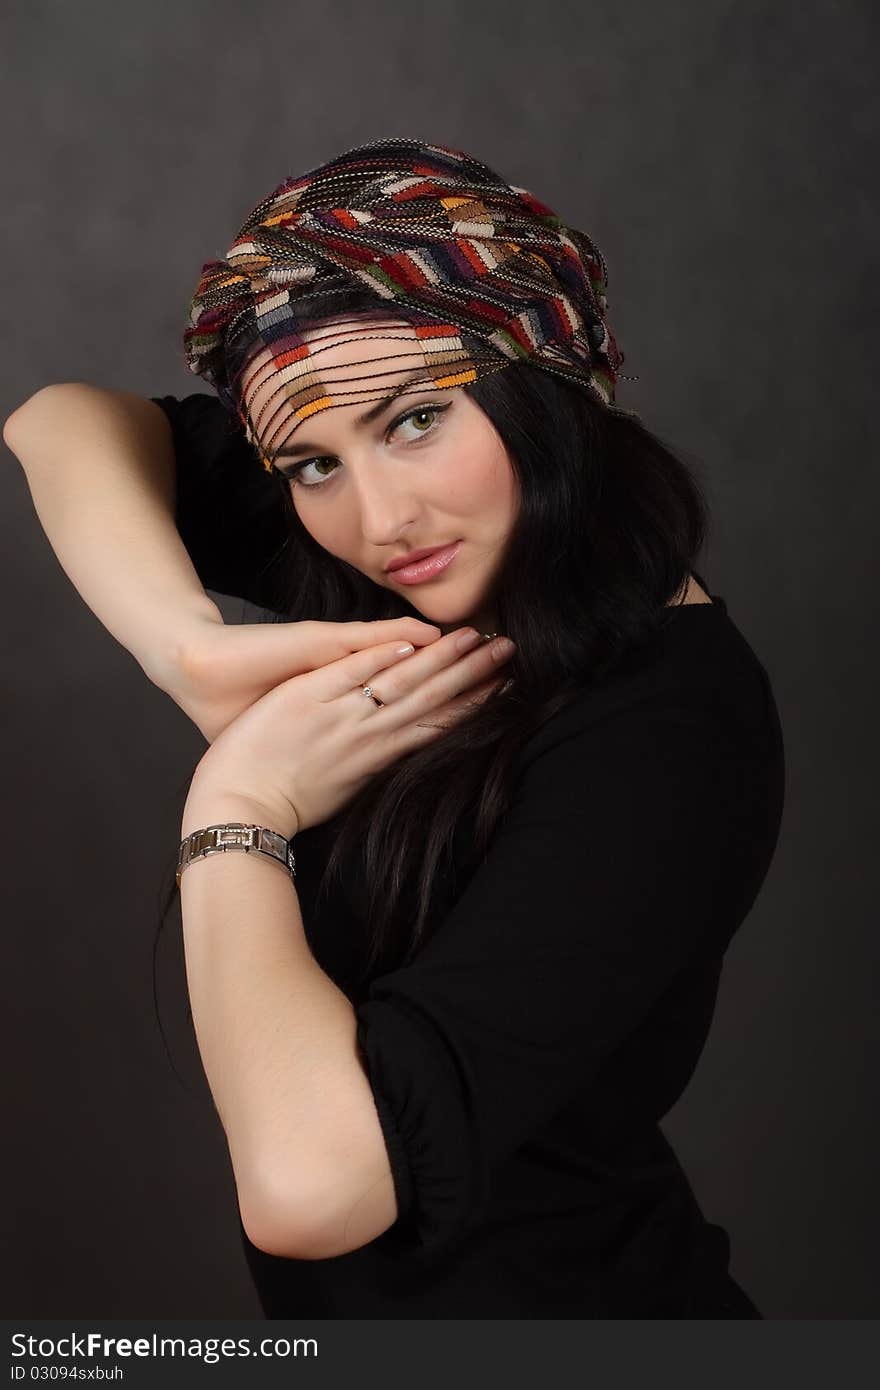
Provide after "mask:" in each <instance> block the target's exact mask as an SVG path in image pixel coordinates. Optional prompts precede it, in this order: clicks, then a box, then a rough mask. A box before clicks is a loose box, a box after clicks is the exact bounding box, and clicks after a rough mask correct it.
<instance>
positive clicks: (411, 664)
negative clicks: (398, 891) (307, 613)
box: [181, 628, 510, 838]
mask: <svg viewBox="0 0 880 1390" xmlns="http://www.w3.org/2000/svg"><path fill="white" fill-rule="evenodd" d="M465 634H470V637H469V640H470V642H471V647H470V650H468V651H465V652H462V650H461V648H460V646H459V643H460V642H461V640H462V638H463V637H464V636H465ZM399 646H400V641H399V640H398V641H395V642H382V643H380V644H379V645H378V646H371V647H368V648H367V649H365V650H362V651H356V652H353V653H350V654H348V655H346V656H343V657H341V658H340V659H339V660H336V661H331V662H330V663H329V664H328V665H326V666H323V667H321V668H320V669H319V670H315V671H310V672H308V673H307V674H305V675H299V676H294V677H293V679H291V680H287V681H284V682H283V683H282V684H280V685H278V686H276V687H275V688H274V689H273V690H270V691H269V692H268V694H266V695H264V696H263V697H262V699H260V700H257V702H256V704H253V705H251V706H250V708H249V709H246V710H245V711H244V713H243V714H241V715H239V717H238V718H237V719H236V720H235V721H234V723H232V724H230V725H229V727H228V728H226V729H225V730H224V731H223V733H222V734H220V736H219V737H218V738H217V739H215V741H214V743H213V745H212V746H211V748H209V750H208V752H207V753H206V754H205V756H204V757H203V758H202V760H201V762H200V763H199V765H198V767H197V768H196V772H195V776H194V778H193V781H192V785H191V787H190V791H189V796H188V798H187V804H186V808H185V810H184V816H183V825H182V827H181V833H182V835H184V836H185V835H187V834H189V833H190V831H191V830H193V829H197V828H200V827H201V826H202V825H206V824H208V823H209V821H206V820H205V819H204V817H205V816H206V815H207V816H209V817H214V818H215V819H216V817H217V816H227V817H228V816H231V817H232V818H233V819H240V818H241V817H246V818H247V819H248V820H251V821H256V822H258V823H259V824H262V825H266V826H268V827H269V829H271V830H276V831H278V832H279V833H280V834H282V835H285V836H287V837H288V838H289V837H290V836H291V835H293V834H295V833H296V832H297V831H298V830H305V829H307V828H308V827H309V826H312V825H318V824H320V823H321V822H322V821H325V820H328V819H329V818H330V817H331V816H332V815H334V814H335V813H336V812H337V811H338V810H340V809H341V807H343V806H344V805H346V803H347V802H348V801H350V800H351V798H352V797H353V796H354V795H355V794H356V792H358V791H359V790H360V788H361V787H362V786H363V785H364V783H365V782H367V781H368V780H369V778H370V777H372V776H373V775H374V774H375V773H377V772H379V771H380V770H381V769H382V768H384V767H386V766H387V765H388V764H389V763H394V762H396V761H397V760H398V759H399V758H401V757H402V756H403V755H404V754H406V753H409V752H411V751H412V750H413V749H415V748H419V747H421V746H422V744H425V743H429V742H431V741H433V740H434V739H436V738H439V737H440V736H441V735H442V734H443V733H444V732H445V730H446V729H447V727H449V725H450V724H451V723H452V722H454V720H455V719H456V717H459V716H460V715H462V714H464V713H466V712H467V710H469V709H470V707H471V705H472V704H473V703H475V702H477V701H479V700H481V699H485V698H486V697H487V696H488V695H489V694H491V693H492V691H493V690H494V689H496V688H497V687H498V686H500V685H501V684H502V683H503V681H504V675H503V674H502V675H499V669H498V668H499V664H501V663H503V662H505V661H506V660H507V659H508V657H509V655H510V650H508V651H504V650H503V648H502V644H501V642H500V639H495V640H494V641H492V642H484V641H483V640H482V638H481V637H480V634H479V633H476V632H474V630H473V629H472V628H463V629H461V628H460V629H459V630H458V631H456V632H450V633H447V634H446V635H445V636H444V637H440V638H439V639H438V640H437V641H435V642H431V643H429V644H428V645H426V646H424V647H423V648H422V649H421V650H415V651H413V652H412V653H410V654H408V655H401V654H398V651H397V648H399ZM367 684H368V685H370V686H371V687H372V690H373V693H374V695H375V696H376V697H377V698H378V699H379V700H381V701H382V702H383V703H382V707H381V708H380V707H379V706H377V705H376V704H374V702H373V701H372V700H371V699H369V698H368V697H366V696H365V695H364V693H363V691H362V689H361V687H362V686H363V685H367Z"/></svg>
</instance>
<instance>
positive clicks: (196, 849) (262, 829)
mask: <svg viewBox="0 0 880 1390" xmlns="http://www.w3.org/2000/svg"><path fill="white" fill-rule="evenodd" d="M230 849H232V850H243V851H244V853H245V854H250V853H252V852H253V853H256V854H264V855H266V856H267V857H268V858H270V859H275V860H277V862H278V863H279V864H281V865H283V867H284V868H285V869H288V870H289V872H290V876H291V878H294V879H295V878H296V860H295V859H294V855H293V849H292V847H291V843H290V841H289V840H286V839H285V838H284V836H283V835H280V834H279V833H278V831H277V830H269V829H268V828H267V827H266V826H265V825H246V824H245V823H244V822H242V821H224V822H223V823H222V824H220V825H207V826H205V827H203V829H201V830H193V831H192V832H191V833H190V834H189V835H187V836H185V838H184V839H182V840H181V842H180V847H179V849H178V851H177V875H176V877H177V886H178V888H179V887H180V879H181V875H182V873H183V871H184V869H185V868H187V867H188V866H189V865H190V864H192V863H194V862H195V861H196V860H197V859H205V858H207V856H208V855H209V854H225V853H226V851H227V850H230Z"/></svg>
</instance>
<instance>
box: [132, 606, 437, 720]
mask: <svg viewBox="0 0 880 1390" xmlns="http://www.w3.org/2000/svg"><path fill="white" fill-rule="evenodd" d="M439 635H440V629H439V628H438V627H435V626H434V625H433V624H432V623H424V622H421V621H420V620H419V619H418V618H387V619H380V620H378V621H375V622H352V623H332V622H311V621H307V622H299V623H241V624H238V625H235V626H233V625H232V624H230V625H228V626H227V625H226V624H224V622H223V619H222V617H220V616H219V615H218V617H217V618H216V619H214V618H213V617H210V618H207V617H206V618H199V620H198V621H197V622H196V623H194V624H191V625H190V626H189V628H188V629H187V632H186V635H185V637H184V638H183V639H182V640H181V643H180V651H179V655H178V656H177V657H176V658H175V660H174V662H173V664H172V667H171V669H170V670H169V671H165V672H163V674H162V676H161V677H160V678H154V684H156V685H158V686H159V687H160V689H162V690H164V691H165V693H166V694H167V695H170V697H171V699H172V700H173V701H174V703H175V704H176V705H178V706H179V707H180V709H182V710H183V712H184V714H185V715H187V717H188V718H189V719H191V720H192V722H193V723H194V724H195V726H196V728H197V729H198V730H199V732H200V733H201V734H202V735H203V736H204V737H205V738H206V739H207V740H208V743H213V742H214V740H215V739H216V738H217V736H218V734H221V733H222V732H223V730H224V729H225V728H226V727H227V726H228V725H229V724H231V723H232V722H233V720H234V719H236V718H237V717H238V716H239V715H240V714H241V713H242V711H243V710H246V709H248V708H249V706H251V705H253V704H254V703H255V702H256V701H257V700H259V699H260V698H261V697H262V696H263V695H265V694H266V693H267V692H268V691H270V690H273V689H274V688H275V687H276V686H277V685H280V684H281V683H282V682H283V681H287V680H289V679H290V678H291V677H292V676H299V675H302V674H304V673H305V672H307V671H314V670H316V669H317V668H318V667H321V666H326V665H327V664H328V663H329V662H332V661H336V660H338V659H339V658H340V657H343V656H346V655H347V654H349V653H352V652H358V651H362V650H364V649H365V648H366V649H369V648H372V647H375V646H376V644H377V643H385V644H386V645H387V644H388V643H390V642H397V643H398V644H399V643H401V642H412V643H413V644H414V645H415V646H416V647H422V646H425V645H426V644H427V643H430V642H435V641H436V640H437V638H438V637H439Z"/></svg>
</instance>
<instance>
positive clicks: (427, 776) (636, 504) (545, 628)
mask: <svg viewBox="0 0 880 1390" xmlns="http://www.w3.org/2000/svg"><path fill="white" fill-rule="evenodd" d="M362 307H367V306H366V305H365V303H364V300H363V297H362V296H361V295H359V294H358V293H357V292H355V293H353V294H352V295H350V296H346V297H345V299H343V300H341V301H340V302H339V303H338V304H334V306H333V309H332V312H338V311H339V309H349V308H353V309H354V310H355V311H357V309H359V308H362ZM328 312H331V310H328ZM371 312H374V310H371ZM462 389H463V390H465V391H467V393H468V394H469V395H470V397H471V398H472V399H473V400H474V401H476V403H477V405H478V406H479V407H480V408H481V409H482V410H483V411H484V412H485V414H486V415H487V416H488V417H489V419H490V420H491V422H492V424H493V425H494V426H495V429H496V430H497V431H498V433H499V435H500V436H501V438H502V440H503V441H504V443H505V445H506V446H507V448H508V450H509V453H510V457H511V461H512V466H513V469H514V472H515V475H516V478H517V480H518V484H519V495H520V507H519V513H518V516H517V519H516V521H515V523H514V526H513V529H512V532H511V535H510V537H509V541H508V545H507V549H506V553H505V557H504V560H503V563H502V566H501V569H500V571H499V573H498V575H497V577H496V581H495V585H494V588H493V592H492V594H491V596H489V599H490V601H491V605H492V611H493V613H494V615H495V617H496V623H495V626H496V627H497V630H498V631H499V632H503V633H504V634H505V635H507V636H509V637H511V638H512V639H513V641H514V642H515V643H516V651H515V652H514V655H513V657H512V659H511V660H509V661H508V662H506V663H505V665H504V667H503V668H502V669H503V671H504V672H505V674H506V675H507V676H509V677H512V683H511V684H510V685H509V686H508V687H507V688H505V689H503V690H501V691H498V692H495V693H493V694H492V695H491V696H490V697H489V698H488V699H487V700H484V701H482V702H481V703H478V704H477V705H475V707H474V708H473V710H472V711H469V712H468V713H466V714H465V715H460V716H459V717H458V718H457V720H456V722H455V723H454V724H453V725H452V727H451V728H450V729H449V730H448V731H447V732H446V733H444V734H443V735H442V736H440V737H439V738H437V739H435V740H433V741H432V742H431V743H430V744H428V745H426V746H423V747H421V748H419V749H417V750H415V751H413V752H410V753H409V754H406V755H404V756H403V757H402V758H400V759H399V760H398V761H397V762H396V763H394V764H392V765H391V766H389V767H387V768H385V769H383V771H382V772H380V773H378V774H377V775H376V776H374V777H373V778H372V779H371V780H370V782H369V783H367V784H366V786H364V787H363V788H362V789H361V791H360V792H359V793H358V794H357V795H356V796H355V797H354V799H353V800H352V801H351V802H349V803H348V805H347V806H345V807H344V808H343V809H342V811H340V812H339V813H338V814H337V815H336V816H335V817H334V818H333V820H334V822H335V824H334V838H333V845H332V849H331V851H330V854H329V858H328V860H327V862H326V865H325V867H324V871H323V876H322V879H321V884H320V890H319V891H320V892H321V893H326V892H327V891H329V887H330V884H331V882H332V880H333V879H334V877H335V876H336V875H337V874H338V873H339V869H340V867H341V865H342V863H343V860H345V859H346V858H347V857H348V855H349V854H353V853H356V854H359V855H361V856H362V864H363V872H364V876H365V878H364V881H365V883H366V884H367V886H368V891H369V900H370V901H369V915H368V920H367V923H366V931H367V936H368V962H367V966H366V971H373V970H375V969H376V967H377V966H378V965H380V964H381V965H382V966H383V967H390V966H392V965H398V964H404V963H406V962H408V961H409V960H410V959H411V958H412V956H413V955H414V954H415V952H416V951H417V950H418V949H419V948H420V947H421V946H422V945H423V943H424V941H425V940H426V939H427V936H428V935H429V934H430V924H429V917H430V907H431V899H432V891H433V885H434V883H435V880H436V876H437V871H438V868H439V866H440V865H441V862H442V861H443V860H444V858H445V859H446V860H447V861H448V858H449V849H450V844H451V840H452V836H453V833H454V831H455V828H456V826H457V825H458V823H459V822H460V820H461V818H462V816H463V815H464V814H465V812H466V811H468V810H470V811H471V812H472V813H473V815H474V818H475V819H474V826H475V832H474V833H475V841H476V844H475V848H476V850H477V853H478V854H479V855H483V854H485V852H486V850H487V849H488V847H489V845H490V843H491V840H492V836H493V833H494V831H495V829H496V827H497V825H498V822H499V820H500V818H501V817H502V816H503V815H504V813H505V810H506V809H507V807H508V805H509V802H510V796H511V792H512V786H511V777H510V775H509V774H510V771H511V764H512V762H513V759H514V757H515V754H516V753H517V751H518V750H519V749H520V748H521V747H522V745H523V743H524V742H525V741H526V740H527V739H528V738H529V737H530V735H532V734H533V733H534V732H535V731H536V730H537V729H538V728H539V727H540V726H541V725H542V724H543V723H544V722H545V721H546V720H548V719H549V718H551V717H552V716H553V715H554V714H555V713H556V712H557V711H558V710H560V709H561V708H562V707H563V706H564V705H566V704H568V703H569V702H570V701H571V700H572V699H574V698H575V696H576V695H577V694H578V692H580V691H583V690H585V689H587V688H588V687H592V686H596V685H599V684H601V683H602V682H604V681H607V680H608V679H609V677H610V676H611V675H612V674H613V673H614V671H615V670H616V669H617V667H618V666H619V665H620V663H621V662H622V661H623V660H624V658H626V657H627V656H628V654H630V653H632V652H633V651H634V650H635V649H636V648H638V647H639V646H640V645H641V644H642V643H644V642H645V641H647V640H648V639H650V638H651V636H652V635H653V634H654V633H656V632H657V630H658V628H659V627H660V626H661V625H662V624H663V622H664V618H665V617H666V616H668V614H667V613H665V609H666V605H667V604H670V603H672V602H673V601H675V600H676V599H678V597H679V595H681V596H682V598H683V595H684V592H685V590H686V586H687V581H688V577H689V572H690V571H691V569H692V568H693V567H694V562H695V560H696V558H697V556H698V554H699V552H700V550H701V549H702V547H703V545H704V543H705V541H706V539H707V536H708V531H709V526H710V512H709V506H708V502H707V499H706V495H705V493H704V491H703V488H702V485H701V483H700V482H699V481H698V476H697V469H696V467H695V466H694V464H693V463H687V462H685V461H684V459H683V458H682V457H680V456H679V455H678V454H677V453H676V452H674V451H673V449H672V448H671V447H670V446H669V445H668V444H666V443H665V442H664V441H663V440H662V439H660V438H659V437H658V436H657V435H656V434H653V433H652V432H651V431H650V430H649V429H647V428H646V427H645V426H644V424H643V423H642V422H641V420H640V419H639V418H638V417H637V416H635V415H633V414H631V413H628V412H626V411H622V410H619V409H617V408H615V407H609V406H606V405H604V404H602V403H601V402H600V401H599V400H598V399H597V398H594V397H593V396H592V395H591V394H590V392H588V391H587V390H586V389H581V388H579V387H577V386H575V385H573V384H572V383H570V382H568V381H565V380H563V379H561V378H558V377H555V376H552V375H550V374H549V373H547V372H546V371H544V370H542V369H540V368H537V367H533V366H530V365H528V364H527V363H520V362H517V363H512V364H511V365H510V366H507V367H505V368H504V369H503V370H502V371H498V372H494V373H490V374H488V375H486V376H484V377H482V378H480V379H478V380H477V381H476V382H474V383H473V384H472V385H468V386H465V387H463V388H462ZM275 476H276V477H277V479H278V486H279V488H280V490H281V494H282V497H283V499H284V504H283V505H284V507H285V511H286V514H287V516H288V518H289V533H288V536H287V541H286V544H285V547H284V552H283V554H282V556H281V567H280V573H281V574H282V576H283V579H282V583H281V588H280V591H279V604H278V607H279V614H280V615H279V617H278V621H283V622H290V621H298V620H302V619H320V620H323V621H330V622H333V621H336V622H348V621H352V620H354V619H362V620H374V619H378V618H394V617H403V616H412V617H423V615H422V614H421V613H420V612H419V610H418V609H417V608H415V607H414V606H413V605H412V604H410V603H409V602H408V601H407V600H406V599H405V598H404V597H403V596H401V595H399V594H396V593H394V592H392V591H391V590H389V589H384V588H382V587H381V586H379V585H377V584H375V583H373V581H372V580H370V579H368V578H367V577H366V576H365V575H363V574H362V573H360V571H358V570H356V569H354V568H353V567H352V566H350V565H348V564H346V563H345V562H344V561H341V560H339V559H337V558H336V557H335V556H333V555H331V554H329V553H328V552H327V551H325V550H324V549H322V547H321V546H319V545H318V544H317V543H316V542H315V541H314V540H313V538H312V537H311V536H310V535H309V533H308V532H307V531H306V529H305V527H304V526H303V524H302V522H301V521H300V520H299V517H298V516H297V514H296V510H295V508H294V506H293V502H292V500H291V495H290V489H289V486H288V484H287V482H286V481H285V480H284V479H283V478H282V477H281V475H280V474H276V475H275ZM413 890H414V897H413V898H412V899H411V900H410V901H412V902H413V903H414V907H415V911H414V912H412V911H407V912H402V911H401V910H400V907H401V903H402V900H403V894H404V892H405V891H407V892H412V891H413ZM173 896H174V890H173V889H172V892H171V894H170V895H169V898H168V901H167V904H166V911H167V906H170V902H171V900H172V899H173Z"/></svg>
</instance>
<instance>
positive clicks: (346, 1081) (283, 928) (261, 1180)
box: [180, 796, 394, 1258]
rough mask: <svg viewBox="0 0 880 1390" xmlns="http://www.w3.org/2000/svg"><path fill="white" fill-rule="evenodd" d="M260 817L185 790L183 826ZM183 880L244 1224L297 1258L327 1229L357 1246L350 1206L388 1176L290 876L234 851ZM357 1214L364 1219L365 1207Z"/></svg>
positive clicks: (352, 1046)
mask: <svg viewBox="0 0 880 1390" xmlns="http://www.w3.org/2000/svg"><path fill="white" fill-rule="evenodd" d="M258 819H259V817H258V816H255V815H254V814H253V813H252V811H251V810H250V808H248V807H247V806H246V805H244V804H243V803H242V802H240V801H238V800H218V799H217V797H216V796H213V797H210V798H208V799H207V800H202V801H199V800H198V798H197V797H193V796H191V797H190V800H189V801H188V803H187V807H186V809H185V811H184V817H183V821H182V824H181V837H183V836H186V835H187V834H189V833H190V831H192V830H196V829H200V828H201V827H203V826H205V825H211V824H216V823H220V822H222V821H225V820H238V821H244V822H253V821H255V820H258ZM261 823H263V822H261ZM180 892H181V909H182V916H183V936H184V951H185V957H186V973H187V981H188V987H189V996H190V1003H191V1007H192V1016H193V1025H194V1028H195V1032H196V1038H197V1042H198V1046H199V1051H200V1054H201V1058H202V1063H203V1066H204V1070H205V1075H206V1077H207V1080H208V1085H209V1087H210V1089H211V1093H212V1095H213V1098H214V1103H215V1105H216V1108H217V1112H218V1114H219V1116H220V1120H221V1122H222V1124H223V1127H224V1129H225V1131H226V1137H227V1142H228V1145H229V1152H230V1157H231V1159H232V1166H233V1170H234V1173H235V1179H236V1186H237V1189H238V1199H239V1206H240V1208H241V1213H242V1221H243V1224H244V1226H245V1229H246V1230H247V1232H248V1234H249V1236H250V1237H251V1239H252V1240H254V1241H255V1243H257V1244H258V1245H260V1246H261V1247H262V1248H263V1249H266V1248H268V1249H270V1250H271V1251H274V1252H276V1253H285V1254H298V1255H301V1256H302V1257H304V1258H309V1254H308V1253H307V1252H308V1250H309V1248H310V1241H311V1245H312V1248H314V1249H317V1248H319V1246H318V1242H319V1240H326V1235H327V1232H328V1231H331V1230H332V1231H337V1232H343V1233H344V1234H345V1235H346V1236H347V1238H348V1239H349V1242H350V1243H349V1244H348V1245H345V1244H340V1245H339V1246H338V1247H336V1248H338V1249H340V1250H342V1249H346V1248H355V1247H356V1246H357V1244H359V1243H362V1242H363V1241H365V1240H367V1239H371V1238H372V1237H373V1236H374V1235H375V1234H376V1229H375V1225H373V1226H370V1225H369V1224H368V1225H367V1227H365V1228H364V1230H363V1232H362V1234H358V1230H357V1229H356V1221H355V1220H354V1219H353V1218H351V1219H350V1214H351V1212H352V1211H353V1210H354V1208H355V1207H357V1205H358V1203H357V1195H358V1194H360V1193H362V1192H369V1191H371V1190H374V1189H376V1188H377V1185H378V1184H380V1183H381V1182H382V1180H383V1178H384V1177H387V1155H386V1152H385V1149H384V1144H383V1142H382V1139H381V1132H380V1131H379V1129H378V1119H377V1116H376V1111H375V1104H374V1101H373V1095H372V1091H371V1089H370V1085H369V1082H368V1080H367V1077H366V1074H365V1072H364V1070H363V1068H362V1066H361V1063H360V1061H359V1058H358V1055H357V1051H356V1043H355V1029H356V1019H355V1014H354V1010H353V1008H352V1006H351V1003H350V1002H349V1000H348V998H347V997H346V996H345V994H343V992H342V991H341V990H340V989H338V987H337V986H336V985H335V984H334V982H333V981H332V980H331V979H330V978H329V976H328V975H327V974H325V972H324V971H323V970H322V969H321V968H320V966H319V965H318V963H317V962H316V960H315V958H314V956H313V955H312V953H311V950H310V949H309V946H308V942H307V940H306V937H305V931H304V928H303V921H302V915H301V912H300V907H299V899H298V897H297V893H296V887H295V883H294V882H293V880H292V879H291V878H290V875H289V874H288V873H287V872H286V870H285V869H284V868H283V867H282V866H281V865H279V864H276V863H273V862H272V861H271V860H268V859H266V858H264V857H263V856H262V855H259V854H253V853H252V854H243V853H241V852H236V851H232V852H228V853H226V854H215V855H212V856H210V857H209V858H207V859H205V860H196V861H195V862H194V863H193V864H191V865H189V867H188V868H187V869H186V870H185V871H184V873H183V874H182V876H181V882H180ZM388 1190H389V1191H390V1190H391V1189H390V1185H389V1189H388ZM347 1194H353V1195H350V1196H349V1195H347ZM386 1200H387V1199H386ZM392 1202H393V1197H392ZM358 1215H360V1213H358ZM393 1218H394V1209H393V1205H392V1206H391V1208H390V1209H389V1210H387V1211H386V1209H385V1208H383V1209H381V1210H380V1216H379V1220H380V1228H381V1224H382V1222H383V1221H384V1224H385V1225H388V1224H390V1223H391V1221H392V1220H393ZM362 1219H363V1220H364V1221H366V1222H367V1223H369V1222H370V1221H374V1220H375V1218H374V1215H373V1213H372V1212H370V1211H368V1210H367V1209H366V1208H364V1210H363V1217H362ZM324 1253H336V1249H334V1248H333V1247H332V1246H330V1247H326V1246H325V1247H323V1248H321V1254H324Z"/></svg>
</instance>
